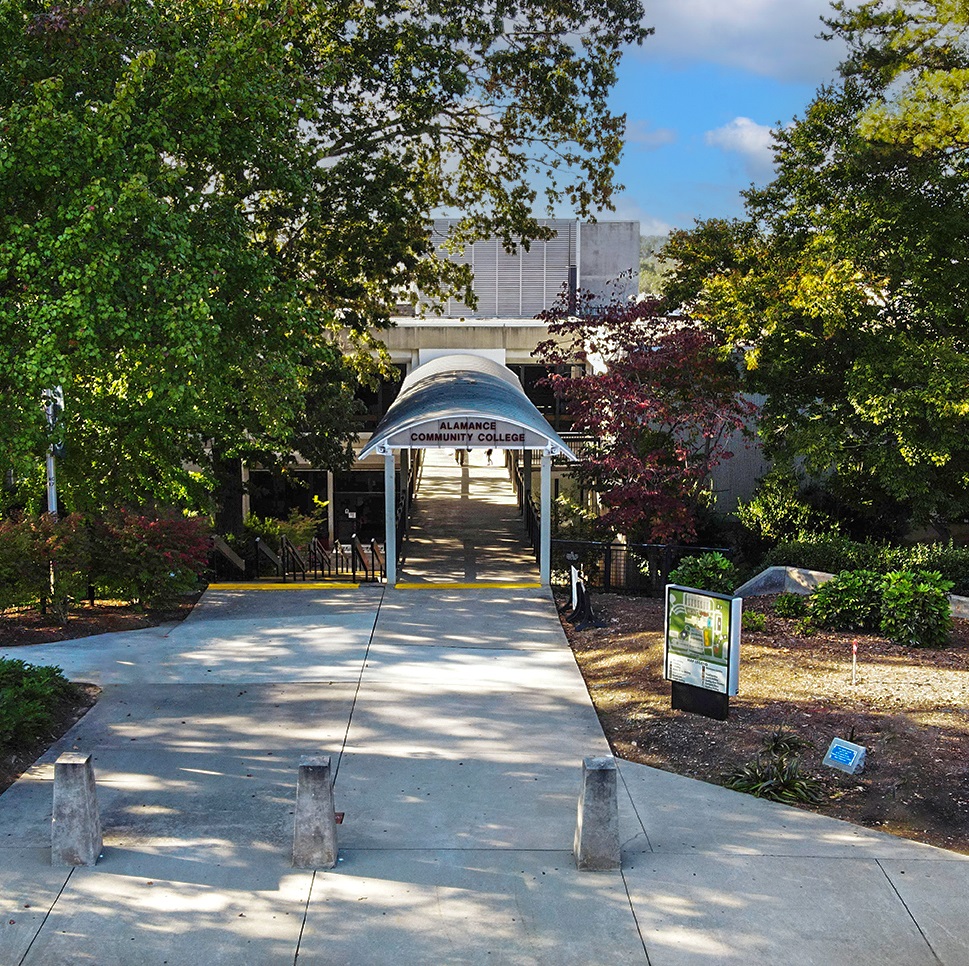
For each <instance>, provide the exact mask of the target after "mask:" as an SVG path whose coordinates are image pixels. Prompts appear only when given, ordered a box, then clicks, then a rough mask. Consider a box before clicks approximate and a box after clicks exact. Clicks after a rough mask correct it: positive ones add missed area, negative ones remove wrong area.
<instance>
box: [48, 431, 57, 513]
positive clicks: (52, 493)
mask: <svg viewBox="0 0 969 966" xmlns="http://www.w3.org/2000/svg"><path fill="white" fill-rule="evenodd" d="M47 512H48V513H49V514H50V515H51V516H52V517H54V518H56V517H57V474H56V473H55V471H54V448H53V447H52V446H51V447H49V448H48V450H47Z"/></svg>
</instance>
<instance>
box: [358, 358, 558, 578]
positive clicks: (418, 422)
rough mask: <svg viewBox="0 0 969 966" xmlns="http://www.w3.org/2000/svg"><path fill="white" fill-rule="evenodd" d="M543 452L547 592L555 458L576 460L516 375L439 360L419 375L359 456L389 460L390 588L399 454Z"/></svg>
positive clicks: (542, 568) (487, 364)
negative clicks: (444, 450) (403, 451)
mask: <svg viewBox="0 0 969 966" xmlns="http://www.w3.org/2000/svg"><path fill="white" fill-rule="evenodd" d="M439 448H447V449H521V450H526V449H527V450H532V449H540V450H541V451H542V474H541V513H540V515H539V524H540V526H539V529H540V535H539V564H538V569H539V574H540V576H541V581H542V584H543V586H546V587H547V586H548V584H549V579H550V575H551V560H552V551H551V545H552V532H551V526H552V524H551V520H552V457H553V456H565V457H566V458H567V459H570V460H576V459H577V457H576V455H575V453H573V452H572V450H571V449H569V447H568V446H566V445H565V442H564V441H563V440H562V438H561V437H560V436H559V435H558V433H556V432H555V430H554V429H552V427H551V426H549V424H548V422H547V420H546V419H545V417H544V416H542V414H541V413H540V412H539V411H538V410H537V409H536V408H535V406H534V404H533V403H532V401H531V400H530V399H529V398H528V397H527V396H526V395H525V390H524V389H522V387H521V383H519V381H518V378H517V377H516V376H515V374H514V373H513V372H512V371H511V370H510V369H508V368H506V367H505V366H502V365H499V364H498V363H497V362H493V361H492V360H491V359H486V358H484V357H483V356H475V355H468V354H460V355H451V356H441V357H439V358H437V359H434V360H432V361H431V362H428V363H425V364H424V365H423V366H420V367H419V368H417V369H415V370H414V371H413V372H412V373H410V375H408V376H407V378H406V379H405V380H404V382H403V385H402V386H401V388H400V394H399V395H398V396H397V398H396V399H395V400H394V403H393V405H392V406H391V407H390V409H388V410H387V413H386V415H385V416H384V418H383V419H382V420H381V421H380V424H379V425H378V426H377V429H376V431H375V432H374V434H373V436H371V437H370V441H369V442H368V443H367V445H366V446H364V448H363V450H362V451H361V453H360V457H359V458H360V459H365V458H366V457H367V456H369V455H370V454H371V453H379V454H380V455H381V456H383V458H384V512H385V519H386V521H387V528H386V530H387V545H386V561H387V583H388V584H389V585H390V586H391V587H393V586H395V585H396V583H397V527H396V523H395V521H396V519H397V512H396V491H397V478H396V468H395V465H394V450H395V449H408V450H409V449H439Z"/></svg>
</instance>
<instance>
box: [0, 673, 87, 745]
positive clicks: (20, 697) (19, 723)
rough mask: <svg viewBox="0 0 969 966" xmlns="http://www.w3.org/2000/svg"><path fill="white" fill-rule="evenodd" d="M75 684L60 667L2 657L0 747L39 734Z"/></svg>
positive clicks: (35, 736) (45, 727)
mask: <svg viewBox="0 0 969 966" xmlns="http://www.w3.org/2000/svg"><path fill="white" fill-rule="evenodd" d="M73 692H74V685H73V684H71V683H70V681H68V680H67V679H66V678H65V677H64V675H63V674H62V673H61V669H60V668H59V667H45V666H35V665H32V664H26V663H24V662H23V661H16V660H7V659H4V658H0V748H6V747H13V746H14V745H17V744H20V743H22V742H25V741H32V740H34V739H35V738H38V737H40V736H41V735H42V734H43V733H44V730H45V729H47V728H49V727H50V725H51V722H52V720H53V712H54V709H55V708H56V707H57V704H58V703H59V702H60V701H62V700H64V699H65V698H69V697H70V696H71V695H72V694H73Z"/></svg>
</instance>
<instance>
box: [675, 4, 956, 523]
mask: <svg viewBox="0 0 969 966" xmlns="http://www.w3.org/2000/svg"><path fill="white" fill-rule="evenodd" d="M903 6H907V5H903ZM876 7H884V8H885V9H887V5H880V4H871V5H867V6H866V7H863V8H862V10H861V12H860V13H858V14H857V16H854V15H852V16H849V15H848V14H843V16H842V18H841V19H840V20H833V21H832V23H831V26H832V29H833V30H834V31H835V32H836V33H838V34H839V35H840V36H843V37H844V39H845V40H846V41H847V42H848V45H849V51H850V53H849V57H848V59H847V60H846V62H845V64H844V65H843V66H842V69H841V78H840V81H839V83H838V84H836V85H834V86H831V87H827V88H824V89H822V90H820V91H819V92H818V94H817V96H816V97H815V99H814V101H813V102H812V103H811V104H810V105H809V107H808V108H807V110H806V112H805V114H804V116H803V117H802V118H800V119H798V120H797V121H796V123H794V124H793V125H792V126H791V127H789V128H786V129H783V130H779V131H777V132H775V161H776V177H775V179H774V181H773V182H772V183H771V184H770V185H768V186H767V187H766V188H765V189H763V190H752V191H750V192H748V193H747V210H748V215H749V218H748V220H747V221H743V222H736V223H731V224H728V223H723V222H709V223H705V224H702V225H699V226H697V228H696V229H695V230H694V231H692V232H684V233H679V234H678V235H676V236H675V237H674V238H673V239H672V240H671V242H670V244H669V245H668V246H667V249H666V251H665V254H666V256H667V257H669V258H672V259H674V260H675V261H676V263H677V264H676V267H675V268H674V270H673V278H672V280H671V282H670V285H669V286H668V288H667V294H668V296H669V297H670V298H671V300H672V301H673V302H674V303H675V304H680V305H689V306H690V308H691V311H693V312H694V313H695V314H698V315H700V316H702V317H704V318H706V319H707V320H708V322H709V323H710V324H711V325H713V326H714V327H716V328H718V329H720V330H722V331H723V332H724V333H725V334H726V335H727V337H728V338H729V339H730V340H731V341H732V342H733V343H734V344H735V345H738V346H740V347H742V348H743V349H744V351H745V353H746V359H747V367H748V385H749V386H750V388H751V389H753V390H756V391H760V392H763V393H765V394H766V397H767V399H766V402H765V404H764V406H763V409H762V414H761V423H760V433H761V436H762V437H763V439H764V441H765V444H766V447H767V450H768V453H769V455H772V456H773V457H774V458H775V459H776V460H778V461H779V462H780V463H786V464H788V465H794V464H795V463H796V462H799V461H802V460H803V461H804V463H805V466H806V468H807V470H808V471H809V472H810V474H811V475H812V476H813V477H814V479H815V480H816V481H819V482H820V483H821V484H822V485H823V486H824V487H826V488H827V489H828V490H829V491H830V492H831V493H832V494H833V495H834V496H835V497H836V498H837V499H838V500H839V501H841V502H842V503H843V504H844V505H846V506H847V507H850V508H851V509H852V510H853V512H854V513H855V514H860V515H861V516H863V517H867V519H868V527H869V529H874V528H877V527H884V526H885V524H886V522H888V523H890V522H891V521H894V520H896V519H899V518H904V517H906V516H907V517H910V518H913V519H915V520H917V521H919V522H924V521H928V520H934V521H936V522H937V523H938V524H939V526H940V528H943V529H944V525H945V522H946V521H948V520H951V519H953V518H954V517H957V516H961V515H964V514H965V513H966V512H969V438H967V434H966V426H967V415H969V356H967V354H966V349H967V344H966V335H965V318H966V309H967V297H969V208H967V205H966V192H967V187H969V171H967V166H966V161H967V158H966V151H965V148H964V147H962V146H960V145H958V144H957V143H955V142H954V141H951V140H950V141H948V142H947V144H946V146H945V149H942V141H941V139H937V140H936V142H935V147H934V149H933V150H926V149H925V145H924V144H922V145H920V144H916V143H915V141H914V140H913V139H907V140H906V139H896V138H895V137H894V136H891V137H889V136H888V134H887V131H888V129H887V128H886V127H884V126H881V127H879V126H878V125H877V124H876V123H875V120H874V119H876V118H879V117H881V118H884V117H886V116H888V114H891V113H892V111H893V110H895V108H896V107H898V108H899V111H900V112H901V113H900V114H899V116H900V117H902V116H904V111H903V110H902V107H903V106H904V105H902V104H901V101H902V100H903V99H904V98H905V97H906V96H907V95H906V93H905V91H906V88H905V87H904V85H903V86H901V87H899V86H897V85H898V83H899V81H898V74H897V73H895V72H893V71H891V70H885V71H878V70H875V69H874V68H873V67H872V65H874V64H876V63H878V62H879V58H880V59H881V62H882V63H885V62H887V61H888V60H890V59H891V57H892V56H893V54H892V50H893V49H894V48H893V43H894V41H893V39H892V37H893V34H892V31H891V30H883V29H881V28H879V29H878V30H875V29H874V28H871V27H869V26H868V23H869V19H870V18H871V17H872V16H874V14H873V11H874V9H875V8H876ZM913 9H914V7H913ZM963 53H964V51H963ZM859 65H867V66H865V67H864V70H861V71H860V70H859ZM956 73H957V72H956ZM940 109H943V108H942V106H941V105H940ZM886 112H887V114H886ZM882 532H884V531H882Z"/></svg>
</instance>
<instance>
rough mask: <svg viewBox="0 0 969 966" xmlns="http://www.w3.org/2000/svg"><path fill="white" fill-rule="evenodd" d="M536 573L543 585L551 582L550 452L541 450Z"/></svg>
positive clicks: (546, 449)
mask: <svg viewBox="0 0 969 966" xmlns="http://www.w3.org/2000/svg"><path fill="white" fill-rule="evenodd" d="M539 533H540V537H539V550H538V575H539V580H540V581H541V584H542V586H543V587H548V586H549V584H550V583H551V582H552V453H551V447H548V446H546V447H545V449H543V450H542V515H541V517H540V518H539Z"/></svg>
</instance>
